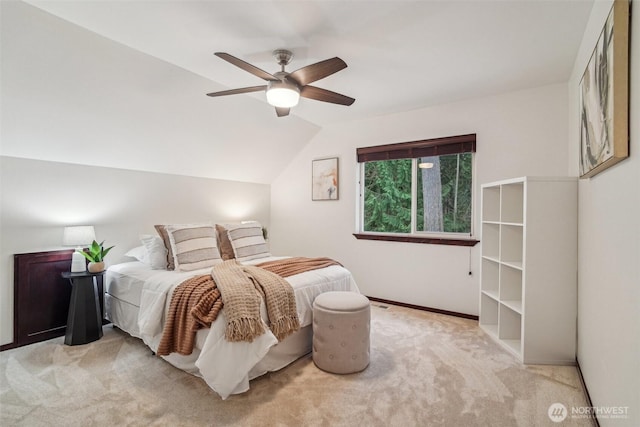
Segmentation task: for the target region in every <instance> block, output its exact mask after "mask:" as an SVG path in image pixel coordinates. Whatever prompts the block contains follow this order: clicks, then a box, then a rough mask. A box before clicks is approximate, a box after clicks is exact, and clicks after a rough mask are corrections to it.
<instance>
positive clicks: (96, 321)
mask: <svg viewBox="0 0 640 427" xmlns="http://www.w3.org/2000/svg"><path fill="white" fill-rule="evenodd" d="M103 274H104V271H102V272H100V273H89V272H88V271H84V272H81V273H71V272H68V271H65V272H63V273H62V277H64V278H65V279H69V280H70V281H71V286H72V289H71V300H70V301H69V315H68V317H67V331H66V334H65V336H64V343H65V344H67V345H80V344H87V343H90V342H93V341H97V340H99V339H100V338H102V315H101V311H100V301H99V297H98V285H97V283H96V277H97V276H102V275H103Z"/></svg>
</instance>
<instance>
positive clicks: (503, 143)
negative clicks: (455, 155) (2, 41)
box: [271, 84, 568, 314]
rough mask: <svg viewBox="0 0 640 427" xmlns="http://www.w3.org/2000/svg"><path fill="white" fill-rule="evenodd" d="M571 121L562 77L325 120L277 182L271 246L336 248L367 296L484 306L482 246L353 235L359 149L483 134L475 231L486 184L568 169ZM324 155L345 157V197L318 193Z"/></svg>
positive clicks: (289, 250)
mask: <svg viewBox="0 0 640 427" xmlns="http://www.w3.org/2000/svg"><path fill="white" fill-rule="evenodd" d="M567 123H568V117H567V87H566V85H564V84H560V85H552V86H545V87H541V88H536V89H531V90H525V91H520V92H514V93H508V94H504V95H500V96H494V97H487V98H481V99H473V100H469V101H464V102H459V103H454V104H449V105H442V106H437V107H433V108H426V109H420V110H415V111H410V112H407V113H403V114H396V115H389V116H384V117H378V118H375V119H370V120H363V121H359V122H350V123H344V124H341V125H336V126H333V127H328V128H324V129H323V130H322V131H321V132H320V133H319V134H318V135H317V136H316V137H315V138H314V139H313V140H312V141H311V143H310V144H309V145H308V146H307V147H305V149H304V150H303V151H302V152H301V153H300V154H299V155H298V156H297V157H296V158H295V160H294V161H293V162H292V163H291V164H290V165H289V166H288V167H287V168H286V169H285V170H284V171H283V172H282V174H281V175H280V176H279V177H278V178H277V179H276V180H275V181H274V182H273V184H272V187H271V209H272V210H271V237H272V239H271V248H272V251H273V252H274V253H279V254H303V255H309V256H320V255H325V256H330V257H334V258H336V259H338V260H340V261H341V262H342V263H344V265H345V266H346V267H348V268H349V269H350V270H351V271H352V272H353V273H354V276H355V279H356V281H357V283H358V285H359V286H360V288H361V290H362V292H363V293H365V294H367V295H369V296H373V297H378V298H384V299H389V300H394V301H399V302H404V303H411V304H417V305H422V306H427V307H433V308H439V309H444V310H450V311H456V312H462V313H468V314H477V313H478V293H479V291H478V289H479V274H478V273H479V271H478V259H479V254H480V252H479V248H480V245H476V246H475V247H474V248H471V249H470V248H468V247H454V246H444V245H425V244H414V243H398V242H379V241H368V240H356V239H355V238H354V237H353V236H352V233H353V232H354V230H355V211H356V202H357V201H356V199H357V197H356V189H357V188H356V187H357V183H356V173H357V166H356V165H357V163H356V148H357V147H363V146H371V145H380V144H388V143H395V142H404V141H413V140H418V139H428V138H436V137H443V136H452V135H460V134H467V133H476V134H477V153H476V163H475V185H474V192H475V194H476V197H475V201H474V208H475V212H474V221H475V222H474V226H475V229H476V230H478V222H479V214H478V210H479V204H480V200H479V196H478V195H479V187H480V184H482V183H486V182H490V181H495V180H498V179H506V178H513V177H517V176H523V175H566V174H567V162H568V160H567V150H566V138H567V133H568V130H567ZM327 156H338V157H339V159H340V164H339V167H340V200H338V201H324V202H317V201H316V202H313V201H311V161H312V159H314V158H321V157H327ZM470 265H471V271H472V273H473V275H472V276H469V274H468V273H469V268H470V267H469V266H470Z"/></svg>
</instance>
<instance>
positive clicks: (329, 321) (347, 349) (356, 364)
mask: <svg viewBox="0 0 640 427" xmlns="http://www.w3.org/2000/svg"><path fill="white" fill-rule="evenodd" d="M370 318H371V313H370V307H369V300H368V299H367V297H365V296H364V295H361V294H358V293H355V292H326V293H324V294H320V295H318V296H317V297H316V299H315V301H314V302H313V362H314V363H315V364H316V366H317V367H318V368H320V369H322V370H323V371H327V372H331V373H334V374H350V373H353V372H360V371H362V370H363V369H364V368H366V367H367V366H368V365H369V320H370Z"/></svg>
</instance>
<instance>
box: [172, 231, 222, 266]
mask: <svg viewBox="0 0 640 427" xmlns="http://www.w3.org/2000/svg"><path fill="white" fill-rule="evenodd" d="M165 229H166V231H167V234H168V235H169V241H170V242H171V251H172V252H173V262H174V265H175V269H176V270H180V271H192V270H198V269H201V268H207V267H213V266H214V265H216V264H220V263H221V262H222V259H221V258H220V252H219V251H218V246H217V240H216V230H215V228H214V227H213V225H210V224H181V225H167V226H166V227H165Z"/></svg>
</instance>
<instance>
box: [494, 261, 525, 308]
mask: <svg viewBox="0 0 640 427" xmlns="http://www.w3.org/2000/svg"><path fill="white" fill-rule="evenodd" d="M499 277H500V301H503V302H504V303H505V304H507V305H509V307H511V308H512V309H514V310H515V311H517V312H519V313H522V270H519V269H516V268H513V267H511V266H509V265H506V264H501V265H500V276H499Z"/></svg>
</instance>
